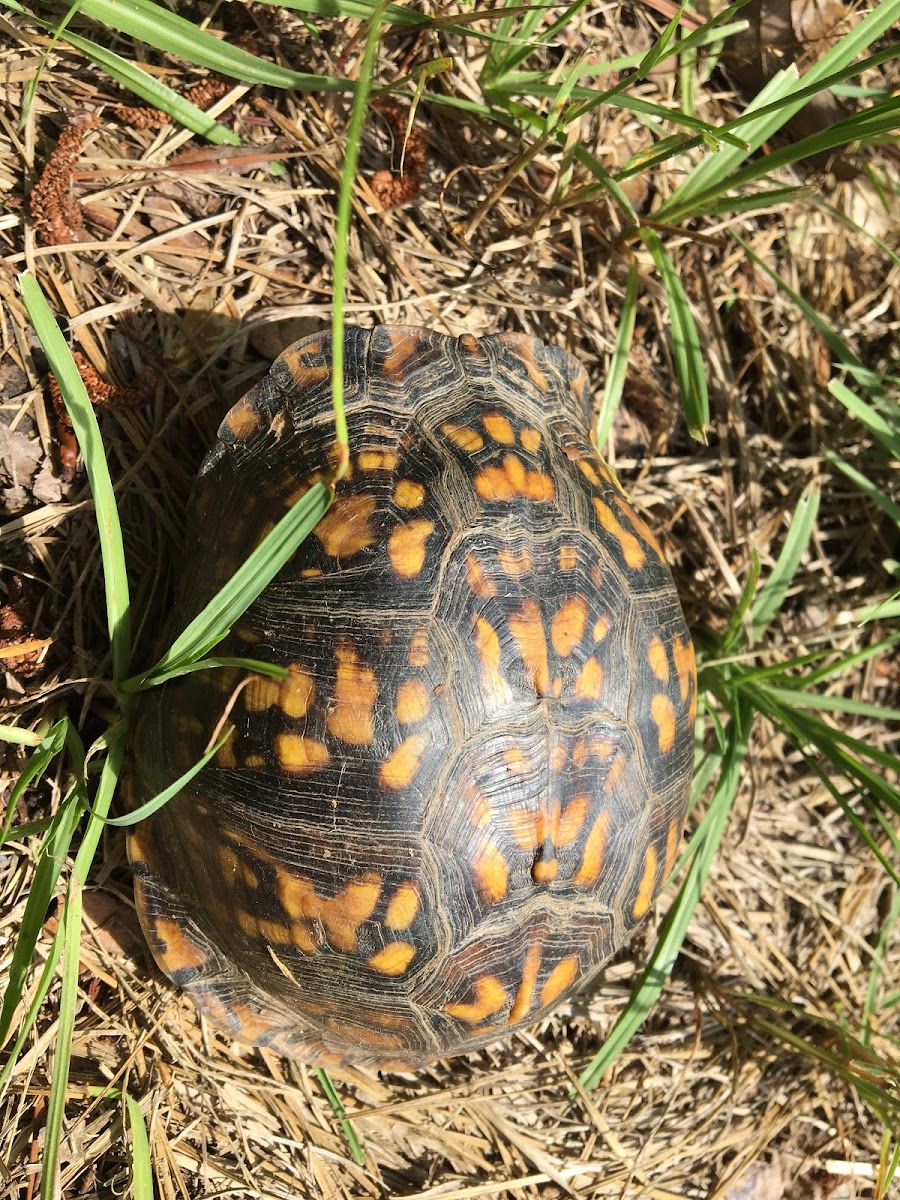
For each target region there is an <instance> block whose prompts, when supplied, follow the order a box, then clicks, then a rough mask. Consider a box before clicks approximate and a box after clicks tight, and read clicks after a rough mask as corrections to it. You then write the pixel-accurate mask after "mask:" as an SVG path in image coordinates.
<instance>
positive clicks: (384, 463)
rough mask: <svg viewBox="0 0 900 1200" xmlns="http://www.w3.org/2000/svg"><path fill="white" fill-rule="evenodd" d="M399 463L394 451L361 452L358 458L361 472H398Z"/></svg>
mask: <svg viewBox="0 0 900 1200" xmlns="http://www.w3.org/2000/svg"><path fill="white" fill-rule="evenodd" d="M398 461H399V459H398V456H397V453H396V451H394V450H360V452H359V453H358V454H357V456H356V465H357V466H358V467H359V469H360V470H361V471H396V469H397V463H398Z"/></svg>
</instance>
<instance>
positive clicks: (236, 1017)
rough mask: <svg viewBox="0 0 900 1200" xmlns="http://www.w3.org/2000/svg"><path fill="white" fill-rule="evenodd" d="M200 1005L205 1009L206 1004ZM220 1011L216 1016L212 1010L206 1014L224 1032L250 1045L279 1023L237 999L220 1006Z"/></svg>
mask: <svg viewBox="0 0 900 1200" xmlns="http://www.w3.org/2000/svg"><path fill="white" fill-rule="evenodd" d="M204 999H205V997H204ZM201 1007H203V1008H204V1009H206V1004H203V1005H202V1006H201ZM220 1013H221V1015H219V1016H218V1017H217V1015H216V1014H215V1013H213V1012H207V1015H208V1016H209V1018H210V1020H211V1021H212V1022H213V1024H215V1025H219V1026H221V1027H222V1028H223V1029H225V1030H226V1032H228V1033H231V1034H232V1036H235V1037H238V1038H239V1039H240V1041H242V1042H244V1043H246V1044H248V1045H250V1046H255V1045H256V1044H257V1043H258V1042H259V1041H260V1040H261V1039H262V1038H264V1037H266V1036H267V1035H268V1034H269V1033H271V1031H272V1030H273V1029H277V1028H278V1025H279V1022H278V1021H277V1020H276V1019H275V1018H273V1017H266V1016H264V1015H263V1014H262V1013H260V1012H257V1011H256V1009H255V1008H251V1007H250V1006H249V1004H241V1003H239V1002H237V1001H233V1002H231V1003H229V1004H228V1005H227V1007H225V1006H222V1007H221V1009H220ZM223 1018H224V1019H223Z"/></svg>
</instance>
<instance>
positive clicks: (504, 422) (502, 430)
mask: <svg viewBox="0 0 900 1200" xmlns="http://www.w3.org/2000/svg"><path fill="white" fill-rule="evenodd" d="M481 423H482V425H483V426H484V428H485V430H486V431H487V435H488V437H490V438H493V440H494V441H495V442H502V443H503V445H504V446H514V445H515V443H516V435H515V432H514V430H513V427H512V425H511V424H510V423H509V420H508V419H507V418H506V417H504V415H503V413H498V412H489V413H485V414H484V416H483V417H482V418H481Z"/></svg>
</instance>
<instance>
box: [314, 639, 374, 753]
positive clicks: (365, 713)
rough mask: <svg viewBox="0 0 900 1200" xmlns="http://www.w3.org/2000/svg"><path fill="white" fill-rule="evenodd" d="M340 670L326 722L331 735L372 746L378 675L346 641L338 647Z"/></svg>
mask: <svg viewBox="0 0 900 1200" xmlns="http://www.w3.org/2000/svg"><path fill="white" fill-rule="evenodd" d="M334 656H335V658H336V659H337V668H336V671H335V680H334V698H333V705H334V707H333V708H332V709H331V711H330V712H329V714H328V720H327V722H326V724H327V728H328V732H329V733H330V734H332V736H334V737H336V738H340V739H341V741H342V742H346V743H347V744H348V745H350V746H371V744H372V742H373V741H374V740H375V701H376V700H377V698H378V684H377V682H376V680H375V672H374V671H373V670H372V669H371V667H367V666H365V665H364V664H363V662H362V660H361V659H360V657H359V655H358V654H357V653H356V650H355V649H354V647H353V644H352V643H351V642H350V641H349V639H347V638H342V639H341V641H340V642H338V644H337V647H336V648H335V652H334Z"/></svg>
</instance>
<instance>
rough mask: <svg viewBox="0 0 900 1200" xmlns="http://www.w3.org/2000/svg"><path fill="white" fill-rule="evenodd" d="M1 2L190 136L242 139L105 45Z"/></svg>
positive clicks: (230, 140) (236, 142) (235, 142)
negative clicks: (79, 54)
mask: <svg viewBox="0 0 900 1200" xmlns="http://www.w3.org/2000/svg"><path fill="white" fill-rule="evenodd" d="M4 3H5V5H6V7H7V8H11V9H12V11H13V12H17V13H21V14H22V15H23V16H28V17H30V18H31V20H32V21H34V23H35V24H36V25H39V26H40V27H41V28H42V29H49V30H52V31H53V34H54V39H55V40H58V41H63V42H67V43H68V44H69V45H70V46H72V47H74V48H75V49H76V50H80V51H81V53H82V54H83V55H84V56H85V58H87V59H89V60H90V61H91V62H92V63H93V64H94V65H95V66H98V67H102V68H103V70H104V71H105V72H106V73H107V75H109V77H110V78H111V79H114V80H115V81H116V83H118V84H121V86H122V87H124V88H126V89H127V90H128V91H129V92H133V93H134V95H136V96H138V97H140V99H141V100H144V101H145V102H146V103H147V104H151V105H152V106H153V107H154V108H158V109H160V110H161V111H162V112H164V113H168V115H169V116H170V117H171V118H172V120H173V121H177V122H178V123H179V124H181V125H183V126H184V127H185V128H186V129H190V130H191V132H192V133H196V134H199V135H200V136H201V137H205V138H206V139H207V140H208V141H210V142H214V143H215V144H216V145H221V144H228V145H231V146H240V144H241V139H240V138H239V137H238V136H237V134H236V133H233V132H232V131H231V130H230V129H228V128H227V127H226V126H225V125H220V124H219V122H218V121H216V120H214V119H213V118H212V117H210V116H208V115H207V114H206V113H205V112H204V111H203V109H202V108H198V107H197V105H196V104H191V102H190V101H189V100H185V99H184V97H182V96H179V95H178V93H177V92H173V91H172V89H171V88H170V87H167V86H166V84H164V83H163V82H162V81H161V80H159V79H156V78H155V77H154V76H153V75H150V74H148V73H147V72H146V71H144V70H142V68H141V67H139V66H138V65H137V63H133V62H129V61H128V59H126V58H121V57H120V56H119V55H118V54H114V53H113V51H112V50H107V49H106V48H105V47H104V46H98V45H97V43H96V42H92V41H89V40H88V39H87V38H83V37H80V36H79V35H78V34H77V33H72V32H71V31H69V30H68V29H66V28H65V26H64V25H61V26H57V25H55V24H54V23H53V22H52V21H45V20H43V19H42V18H41V17H38V16H37V15H36V14H34V13H29V12H28V10H27V9H25V8H23V7H22V5H21V4H19V3H18V2H17V0H4ZM70 11H71V10H70Z"/></svg>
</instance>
